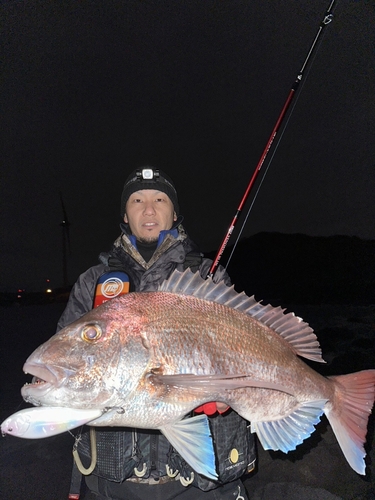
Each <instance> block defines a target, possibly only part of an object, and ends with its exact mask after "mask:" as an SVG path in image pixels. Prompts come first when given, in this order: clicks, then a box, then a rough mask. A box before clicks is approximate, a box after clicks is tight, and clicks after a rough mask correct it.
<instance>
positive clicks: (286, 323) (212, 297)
mask: <svg viewBox="0 0 375 500" xmlns="http://www.w3.org/2000/svg"><path fill="white" fill-rule="evenodd" d="M159 291H163V292H170V293H177V294H180V295H191V296H193V297H196V298H198V299H202V300H208V301H211V302H216V303H218V304H221V305H223V306H227V307H231V308H232V309H236V310H238V311H241V312H243V313H245V314H248V315H249V316H251V317H252V318H254V319H256V320H258V321H260V322H261V323H263V324H265V325H267V326H268V327H269V328H271V329H272V330H274V331H275V332H277V333H278V334H279V335H281V337H283V338H284V339H285V340H286V341H287V342H288V343H289V345H290V347H291V349H292V350H293V351H294V352H295V353H296V354H298V355H299V356H303V357H304V358H307V359H311V360H313V361H318V362H320V363H325V361H324V360H323V358H322V352H321V349H320V346H319V342H318V340H317V338H316V336H315V333H314V332H313V329H312V328H311V327H310V326H309V325H308V324H307V323H306V322H305V321H303V320H302V319H301V318H299V317H298V316H295V314H294V313H292V312H290V313H287V314H285V313H284V311H285V309H282V308H281V307H280V306H278V307H273V306H271V305H270V304H267V305H263V304H261V303H260V302H258V301H257V300H255V298H254V296H252V297H248V296H247V295H246V294H245V293H244V292H241V293H237V292H236V291H235V289H234V286H231V287H228V286H227V285H226V284H225V283H224V282H223V281H220V282H219V283H214V282H213V281H212V279H211V278H207V279H206V280H204V279H203V278H202V277H201V276H200V274H199V272H196V273H195V274H193V273H192V272H191V271H190V270H189V269H186V271H184V272H183V273H181V272H180V271H174V272H173V273H172V275H171V276H170V278H169V279H168V280H166V281H164V283H162V284H161V285H160V287H159Z"/></svg>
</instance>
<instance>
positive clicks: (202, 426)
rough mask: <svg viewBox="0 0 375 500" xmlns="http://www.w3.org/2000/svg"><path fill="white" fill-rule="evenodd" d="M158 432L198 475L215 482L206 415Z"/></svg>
mask: <svg viewBox="0 0 375 500" xmlns="http://www.w3.org/2000/svg"><path fill="white" fill-rule="evenodd" d="M160 430H161V432H162V433H163V434H164V436H165V437H166V438H167V439H168V441H169V442H170V443H171V445H172V446H173V447H174V448H175V449H176V450H177V451H178V453H179V454H180V455H181V456H182V458H183V459H184V460H185V461H186V462H187V463H188V464H189V465H190V466H191V467H192V468H193V469H194V470H195V471H196V472H198V474H202V475H203V476H206V477H208V478H209V479H213V480H217V478H218V476H217V473H216V467H215V452H214V447H213V443H212V435H211V431H210V426H209V423H208V418H207V417H206V415H198V416H197V417H192V418H187V419H185V420H181V421H180V422H177V423H176V424H173V425H166V426H164V427H162V428H161V429H160Z"/></svg>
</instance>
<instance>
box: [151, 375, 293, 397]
mask: <svg viewBox="0 0 375 500" xmlns="http://www.w3.org/2000/svg"><path fill="white" fill-rule="evenodd" d="M155 380H157V382H158V383H161V384H165V385H171V386H174V387H184V388H188V389H191V390H192V391H195V392H198V393H199V394H205V393H212V392H220V391H222V390H232V389H240V388H243V387H259V388H262V389H271V390H275V391H280V392H285V393H286V394H290V395H293V392H292V390H291V389H289V388H288V387H286V386H283V385H282V384H280V383H279V382H272V381H266V380H256V379H254V378H252V377H249V376H246V375H242V374H234V375H192V374H176V375H155Z"/></svg>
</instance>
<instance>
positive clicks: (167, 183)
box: [121, 167, 179, 217]
mask: <svg viewBox="0 0 375 500" xmlns="http://www.w3.org/2000/svg"><path fill="white" fill-rule="evenodd" d="M141 189H156V190H157V191H161V192H162V193H165V194H166V195H167V196H168V197H169V199H170V200H171V202H172V203H173V207H174V211H175V212H176V215H178V212H179V206H178V199H177V192H176V188H175V187H174V184H173V181H172V179H171V178H170V177H168V175H166V174H165V173H164V172H162V171H161V170H157V169H153V168H152V167H143V168H139V169H137V170H134V171H133V172H132V173H131V174H130V175H129V177H128V178H127V179H126V181H125V185H124V189H123V190H122V195H121V217H124V215H125V207H126V202H127V201H128V199H129V197H130V195H131V194H133V193H135V192H136V191H140V190H141Z"/></svg>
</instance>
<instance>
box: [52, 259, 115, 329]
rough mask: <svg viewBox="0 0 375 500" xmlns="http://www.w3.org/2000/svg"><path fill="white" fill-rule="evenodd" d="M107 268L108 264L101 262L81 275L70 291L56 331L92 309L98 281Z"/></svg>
mask: <svg viewBox="0 0 375 500" xmlns="http://www.w3.org/2000/svg"><path fill="white" fill-rule="evenodd" d="M107 270H108V268H107V267H106V266H104V265H103V264H99V265H97V266H94V267H90V269H88V270H87V271H86V272H84V273H83V274H81V275H80V277H79V278H78V280H77V281H76V283H75V284H74V286H73V288H72V291H71V292H70V295H69V300H68V304H67V306H66V308H65V310H64V312H63V313H62V315H61V317H60V319H59V321H58V323H57V329H56V332H58V331H60V330H61V329H62V328H65V327H66V326H67V325H70V323H73V321H76V320H77V319H79V318H80V317H81V316H83V315H84V314H86V313H87V312H89V311H91V309H92V305H93V301H94V294H95V288H96V283H97V281H98V278H99V277H100V276H101V275H102V274H103V273H104V272H106V271H107Z"/></svg>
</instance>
